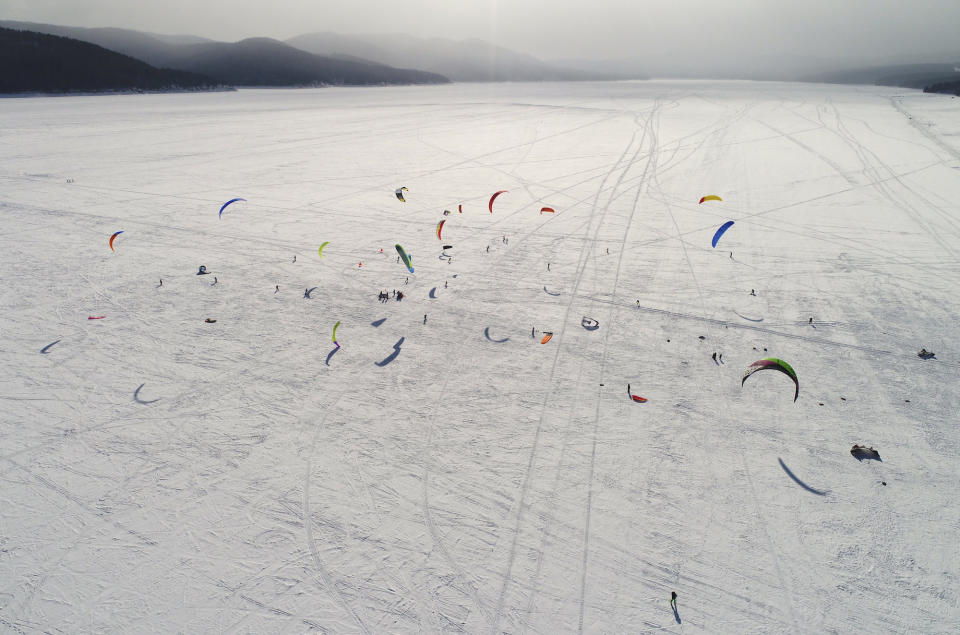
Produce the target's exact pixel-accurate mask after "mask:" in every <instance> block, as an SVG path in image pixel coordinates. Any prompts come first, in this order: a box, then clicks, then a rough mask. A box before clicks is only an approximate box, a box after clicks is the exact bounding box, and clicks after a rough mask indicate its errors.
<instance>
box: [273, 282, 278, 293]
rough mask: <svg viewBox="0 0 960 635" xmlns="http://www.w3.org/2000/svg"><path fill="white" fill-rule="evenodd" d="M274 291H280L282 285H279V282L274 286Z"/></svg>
mask: <svg viewBox="0 0 960 635" xmlns="http://www.w3.org/2000/svg"><path fill="white" fill-rule="evenodd" d="M273 292H274V293H280V285H279V284H278V285H277V286H276V287H275V288H274V290H273Z"/></svg>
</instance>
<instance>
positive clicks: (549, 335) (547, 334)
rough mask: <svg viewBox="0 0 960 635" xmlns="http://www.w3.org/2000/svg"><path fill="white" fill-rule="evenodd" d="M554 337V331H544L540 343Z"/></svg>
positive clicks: (544, 342)
mask: <svg viewBox="0 0 960 635" xmlns="http://www.w3.org/2000/svg"><path fill="white" fill-rule="evenodd" d="M552 338H553V333H551V332H550V331H544V332H543V339H542V340H540V343H541V344H546V343H547V342H549V341H550V340H551V339H552Z"/></svg>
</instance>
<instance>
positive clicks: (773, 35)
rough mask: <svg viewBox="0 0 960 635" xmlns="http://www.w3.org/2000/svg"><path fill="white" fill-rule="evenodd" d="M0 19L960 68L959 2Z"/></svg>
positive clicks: (235, 9) (311, 8) (56, 5)
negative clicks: (949, 62)
mask: <svg viewBox="0 0 960 635" xmlns="http://www.w3.org/2000/svg"><path fill="white" fill-rule="evenodd" d="M0 18H6V19H11V20H25V21H35V22H48V23H54V24H64V25H71V26H117V27H126V28H132V29H138V30H144V31H153V32H158V33H189V34H193V35H201V36H205V37H209V38H213V39H219V40H230V41H233V40H238V39H242V38H245V37H251V36H261V35H262V36H268V37H274V38H277V39H285V38H288V37H291V36H293V35H298V34H301V33H308V32H314V31H336V32H341V33H386V32H401V33H409V34H411V35H418V36H439V37H446V38H452V39H466V38H472V37H475V38H480V39H484V40H487V41H490V42H493V43H497V44H500V45H502V46H505V47H507V48H511V49H514V50H518V51H522V52H527V53H531V54H533V55H536V56H537V57H540V58H542V59H547V60H549V59H557V58H565V57H583V58H593V59H602V58H615V57H637V58H650V59H675V60H677V61H679V62H681V63H694V64H695V63H696V61H697V60H702V59H704V58H710V59H713V60H717V59H724V60H730V61H737V60H741V61H749V60H751V59H753V60H757V59H761V58H762V59H766V60H768V61H769V60H778V59H781V58H783V59H785V60H786V59H789V58H790V57H793V56H809V57H814V58H826V59H831V61H832V62H834V63H836V62H838V61H843V60H851V61H865V60H871V59H878V58H891V59H894V58H897V57H899V56H912V55H917V56H923V55H924V54H936V55H938V56H941V57H942V56H944V55H946V54H948V53H950V54H952V55H954V56H960V0H550V1H543V0H539V1H538V0H349V1H347V0H0ZM838 58H842V59H838Z"/></svg>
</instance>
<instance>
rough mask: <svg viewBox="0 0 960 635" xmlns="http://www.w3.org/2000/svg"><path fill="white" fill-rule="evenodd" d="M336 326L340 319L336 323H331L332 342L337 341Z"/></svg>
mask: <svg viewBox="0 0 960 635" xmlns="http://www.w3.org/2000/svg"><path fill="white" fill-rule="evenodd" d="M338 326H340V320H337V323H336V324H334V325H333V337H332V338H331V339H332V340H333V343H334V344H336V343H337V327H338Z"/></svg>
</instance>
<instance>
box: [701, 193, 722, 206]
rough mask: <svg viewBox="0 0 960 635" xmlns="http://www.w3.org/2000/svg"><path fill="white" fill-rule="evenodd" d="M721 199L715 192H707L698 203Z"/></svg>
mask: <svg viewBox="0 0 960 635" xmlns="http://www.w3.org/2000/svg"><path fill="white" fill-rule="evenodd" d="M722 200H723V199H722V198H720V197H719V196H717V195H716V194H707V195H706V196H704V197H703V198H701V199H700V203H699V204H700V205H702V204H703V202H704V201H722Z"/></svg>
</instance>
